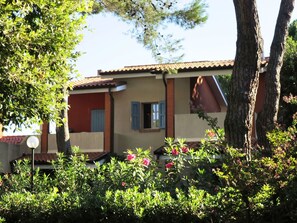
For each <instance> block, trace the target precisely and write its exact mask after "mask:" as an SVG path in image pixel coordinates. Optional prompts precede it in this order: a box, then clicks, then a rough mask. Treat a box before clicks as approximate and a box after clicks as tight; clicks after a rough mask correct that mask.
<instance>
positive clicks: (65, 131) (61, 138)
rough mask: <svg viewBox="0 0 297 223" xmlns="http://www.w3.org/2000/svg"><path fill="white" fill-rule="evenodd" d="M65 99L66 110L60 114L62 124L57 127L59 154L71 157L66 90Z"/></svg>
mask: <svg viewBox="0 0 297 223" xmlns="http://www.w3.org/2000/svg"><path fill="white" fill-rule="evenodd" d="M64 95H65V98H64V99H63V103H65V106H64V109H63V110H61V112H60V119H61V123H59V124H58V125H57V127H56V142H57V147H58V152H59V153H64V155H66V156H69V155H71V154H72V150H71V143H70V134H69V127H68V107H67V100H66V97H67V96H66V95H67V94H66V90H64Z"/></svg>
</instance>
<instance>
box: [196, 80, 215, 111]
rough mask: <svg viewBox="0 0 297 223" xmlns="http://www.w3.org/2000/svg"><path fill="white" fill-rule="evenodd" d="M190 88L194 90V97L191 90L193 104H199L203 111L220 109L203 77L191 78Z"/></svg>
mask: <svg viewBox="0 0 297 223" xmlns="http://www.w3.org/2000/svg"><path fill="white" fill-rule="evenodd" d="M191 89H192V91H196V97H195V98H193V92H191V94H192V100H194V104H196V105H199V106H200V107H201V108H202V109H203V110H204V111H205V112H220V111H221V108H220V105H219V104H218V102H217V100H216V98H215V95H214V94H213V92H212V90H211V88H210V86H209V85H208V83H207V80H206V78H205V77H199V79H197V78H192V79H191Z"/></svg>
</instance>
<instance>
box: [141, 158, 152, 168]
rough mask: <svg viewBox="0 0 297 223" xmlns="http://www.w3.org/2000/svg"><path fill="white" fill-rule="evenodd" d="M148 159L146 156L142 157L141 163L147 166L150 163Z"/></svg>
mask: <svg viewBox="0 0 297 223" xmlns="http://www.w3.org/2000/svg"><path fill="white" fill-rule="evenodd" d="M150 162H151V161H150V159H148V158H143V160H142V164H143V165H145V166H148V165H150Z"/></svg>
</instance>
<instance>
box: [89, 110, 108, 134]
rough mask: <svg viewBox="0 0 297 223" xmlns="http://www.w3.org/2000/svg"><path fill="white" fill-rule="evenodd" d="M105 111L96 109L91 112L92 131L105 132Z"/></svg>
mask: <svg viewBox="0 0 297 223" xmlns="http://www.w3.org/2000/svg"><path fill="white" fill-rule="evenodd" d="M104 117H105V115H104V110H103V109H94V110H91V131H92V132H103V131H104Z"/></svg>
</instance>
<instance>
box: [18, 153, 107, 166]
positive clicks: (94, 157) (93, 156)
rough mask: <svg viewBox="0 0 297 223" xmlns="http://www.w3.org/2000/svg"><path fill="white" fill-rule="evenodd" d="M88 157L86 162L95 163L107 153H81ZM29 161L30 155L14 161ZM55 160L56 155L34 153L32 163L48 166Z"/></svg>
mask: <svg viewBox="0 0 297 223" xmlns="http://www.w3.org/2000/svg"><path fill="white" fill-rule="evenodd" d="M81 154H83V155H85V156H87V157H88V159H87V162H95V161H99V160H100V159H102V158H104V157H105V156H106V155H107V154H108V153H107V152H89V153H81ZM23 159H28V160H30V159H31V154H24V155H23V156H21V157H19V158H18V159H16V160H23ZM56 159H57V154H56V153H35V154H34V163H35V164H50V163H51V161H54V160H56Z"/></svg>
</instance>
